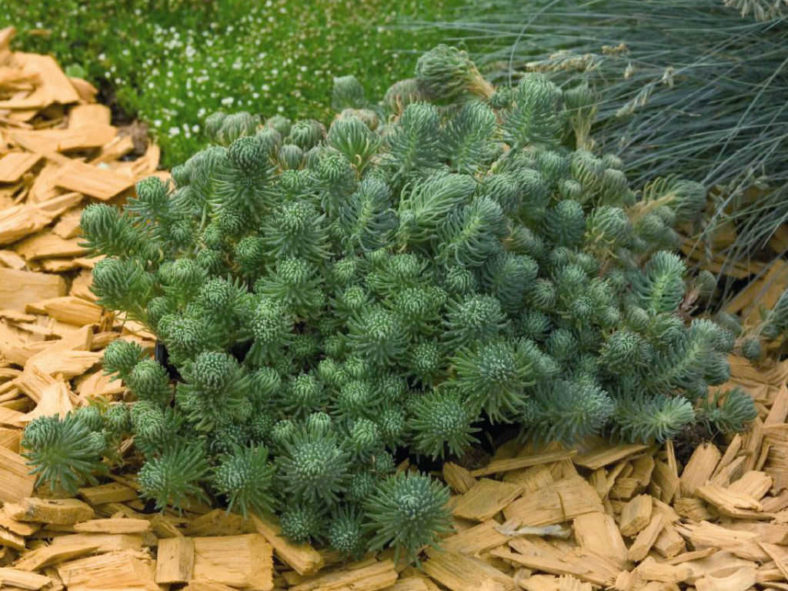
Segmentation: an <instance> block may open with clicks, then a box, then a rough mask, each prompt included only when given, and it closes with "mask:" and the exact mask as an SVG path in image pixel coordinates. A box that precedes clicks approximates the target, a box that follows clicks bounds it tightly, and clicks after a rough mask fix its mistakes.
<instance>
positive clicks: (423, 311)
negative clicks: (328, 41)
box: [24, 46, 755, 558]
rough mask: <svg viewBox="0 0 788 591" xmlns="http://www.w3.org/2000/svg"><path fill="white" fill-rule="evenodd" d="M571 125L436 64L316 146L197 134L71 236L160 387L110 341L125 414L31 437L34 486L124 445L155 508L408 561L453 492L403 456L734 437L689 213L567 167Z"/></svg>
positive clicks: (449, 59) (223, 129)
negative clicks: (148, 347) (702, 312)
mask: <svg viewBox="0 0 788 591" xmlns="http://www.w3.org/2000/svg"><path fill="white" fill-rule="evenodd" d="M589 101H590V94H589V93H588V89H587V88H586V87H584V86H578V87H574V88H570V89H568V90H566V91H562V90H560V89H559V88H558V87H557V86H555V85H554V84H553V83H551V82H549V81H548V80H547V79H546V78H545V77H543V76H542V75H539V74H532V75H527V76H525V77H524V78H523V79H522V80H521V81H520V83H519V84H518V85H517V86H516V87H513V88H498V89H495V88H493V87H492V86H491V85H490V84H489V83H487V82H486V81H484V80H483V79H482V78H481V77H480V76H479V74H478V72H477V71H476V68H475V67H474V66H473V64H472V63H471V62H470V61H469V60H468V58H467V56H466V55H465V54H464V53H463V52H460V51H458V50H456V49H453V48H448V47H445V46H441V47H438V48H436V49H435V50H433V51H432V52H430V53H428V54H426V55H425V56H424V57H422V58H421V60H420V61H419V64H418V66H417V76H416V78H414V79H411V80H404V81H401V82H398V83H396V84H395V85H394V86H392V88H391V89H390V90H389V92H388V93H387V94H386V97H385V98H384V100H383V102H382V104H380V105H374V104H371V103H369V102H368V101H367V100H366V99H365V98H364V93H363V90H362V89H361V86H360V84H359V83H358V81H357V80H356V79H354V78H352V77H344V78H341V79H338V80H337V81H336V88H335V91H334V96H333V104H335V105H338V106H340V107H341V108H342V109H343V110H342V111H341V113H339V114H338V115H337V117H336V118H335V119H334V121H333V122H332V123H331V124H330V126H329V127H328V129H326V128H325V127H324V126H323V125H322V124H321V123H319V122H317V121H313V120H306V121H296V122H290V121H288V120H286V119H284V118H283V117H281V116H275V117H273V118H271V119H268V120H267V121H265V122H264V123H261V122H260V121H259V120H258V119H257V118H256V117H254V116H251V115H249V114H247V113H237V114H233V115H226V114H216V115H213V116H211V117H210V118H209V120H208V121H207V122H206V124H207V127H208V129H209V130H210V132H211V134H212V137H213V138H214V142H215V145H213V146H211V147H209V148H207V149H205V150H203V151H201V152H199V153H197V154H195V155H194V156H193V157H192V158H190V159H189V160H188V161H187V162H186V163H184V164H183V165H181V166H177V167H176V168H174V169H173V170H172V178H173V182H172V183H171V184H167V183H163V182H162V181H161V180H159V179H158V178H150V179H147V180H145V181H142V182H141V183H139V185H138V186H137V197H136V198H134V199H130V200H129V201H128V203H127V204H126V206H125V208H124V209H122V210H121V209H118V208H115V207H111V206H109V205H106V204H97V205H92V206H90V207H88V208H87V209H86V210H85V212H84V215H83V218H82V228H83V233H84V236H85V243H86V244H87V245H88V246H89V247H90V248H91V249H92V251H93V252H94V253H95V254H101V255H105V258H103V259H102V260H101V261H99V262H98V263H97V264H96V267H95V271H94V290H95V293H96V294H97V295H98V297H99V298H100V302H101V303H102V304H103V305H104V306H106V307H108V308H111V309H116V310H121V311H123V312H125V313H126V315H127V316H128V318H130V319H134V320H136V321H139V322H142V323H144V324H145V325H146V326H147V327H149V329H150V330H151V331H153V332H155V334H156V335H157V336H158V337H159V339H160V340H161V341H162V343H163V344H164V345H165V346H166V349H167V352H168V355H169V361H170V362H171V364H172V365H173V366H174V368H175V370H177V373H178V376H177V378H176V379H174V380H173V379H172V378H171V376H170V374H169V373H168V370H167V368H165V367H164V366H163V365H161V364H160V363H158V362H157V361H155V360H153V359H148V358H145V357H144V355H143V352H142V350H141V349H140V348H139V347H138V346H137V345H136V344H134V343H132V342H128V341H123V340H120V341H116V342H115V343H113V344H112V345H111V346H110V347H108V348H107V351H106V354H105V360H104V363H105V367H106V371H107V372H109V373H112V374H116V375H118V376H119V377H120V378H122V379H123V380H124V382H125V383H126V385H127V386H128V388H129V389H130V390H131V392H132V394H133V399H134V400H133V402H130V403H117V404H111V405H105V406H104V407H102V408H98V407H92V406H91V407H87V408H82V409H80V410H78V411H76V412H74V413H72V414H69V415H68V416H65V417H61V418H48V417H46V418H40V419H36V420H35V421H33V422H32V423H31V424H30V426H29V427H28V429H27V431H26V433H25V439H24V447H25V448H26V449H27V450H28V451H27V456H28V458H29V459H30V461H31V463H32V464H33V465H34V466H35V472H36V473H37V474H38V475H39V477H40V480H41V481H45V482H48V483H50V484H51V485H52V486H54V487H60V488H63V489H66V490H71V491H73V489H74V487H76V486H78V485H79V484H81V483H83V482H92V481H94V480H95V478H96V477H97V476H98V475H100V474H101V473H102V472H104V471H106V470H107V467H108V466H111V465H113V463H117V461H118V454H117V453H116V449H117V445H118V443H119V442H120V441H121V440H123V439H126V438H128V437H129V436H130V435H133V437H134V449H135V450H136V453H137V454H138V455H139V458H140V460H141V462H142V467H141V469H140V470H139V484H140V487H141V490H142V494H143V495H144V496H145V497H147V498H149V499H151V500H152V501H154V502H155V504H156V506H158V507H160V508H163V507H165V506H167V505H172V506H175V507H183V506H185V505H187V504H188V501H189V500H190V499H192V498H194V499H201V500H204V501H210V502H216V503H225V504H226V505H227V506H228V508H230V509H232V510H237V511H239V512H241V513H247V512H250V511H252V512H257V511H274V512H275V513H277V514H278V516H279V518H280V521H281V525H282V530H283V532H284V534H285V535H287V536H288V537H289V538H290V539H292V540H294V541H297V542H302V541H308V540H312V541H317V542H325V543H327V544H329V545H330V546H331V547H333V548H335V549H336V550H339V551H341V552H343V553H345V554H348V555H356V554H359V553H361V552H363V551H365V550H368V549H373V550H374V549H379V548H384V547H389V546H393V547H395V548H397V550H398V551H403V552H405V553H407V555H408V556H409V557H411V558H414V557H415V556H416V555H417V553H418V551H419V549H420V548H421V547H423V546H424V545H428V544H434V543H435V542H436V541H437V539H438V536H439V535H440V534H441V533H442V532H444V531H446V530H448V528H449V514H448V510H447V508H446V506H445V504H446V501H447V499H448V492H447V489H446V488H445V487H444V486H442V485H441V484H440V483H438V482H437V481H435V480H433V479H432V478H430V477H429V476H427V475H424V474H419V473H416V472H410V471H399V472H397V471H396V469H395V461H394V455H393V454H394V452H395V451H396V450H397V449H399V448H405V449H407V450H408V452H409V453H410V454H412V455H415V456H424V457H429V458H442V457H445V456H446V455H447V454H451V455H458V454H462V453H463V451H464V450H466V449H467V448H468V447H469V446H471V445H473V444H474V443H475V442H476V441H477V437H478V436H479V435H480V434H481V433H480V425H484V424H490V423H492V424H496V423H504V424H511V425H515V426H519V427H520V428H521V430H522V435H523V437H525V438H529V439H531V440H536V441H541V442H546V441H553V440H558V441H562V442H566V443H571V442H574V441H576V440H578V439H581V438H583V437H586V436H588V435H592V434H603V435H606V436H612V437H619V438H622V439H624V440H627V441H662V440H664V439H666V438H669V437H671V436H673V435H674V434H676V433H678V432H680V431H681V430H682V429H683V428H685V427H686V426H688V425H691V424H693V423H695V422H704V423H706V424H708V425H709V427H710V428H712V429H724V430H726V431H735V430H740V429H742V428H743V426H744V424H745V423H746V422H747V421H748V420H751V419H752V418H753V417H754V416H755V413H754V407H753V404H752V401H751V399H750V398H749V396H747V395H746V394H744V393H743V392H741V391H738V390H733V391H728V392H722V393H720V392H717V393H711V392H710V386H714V385H718V384H722V383H724V382H725V381H726V380H727V378H728V374H729V368H728V364H727V362H726V353H727V352H728V351H729V350H730V349H731V348H732V347H733V344H734V341H735V338H734V336H733V335H732V334H731V333H730V332H729V331H727V330H726V329H724V328H722V327H721V326H719V325H718V324H715V323H714V322H712V321H710V320H706V319H695V320H692V321H689V319H688V316H689V312H690V311H691V310H692V308H693V304H694V302H695V301H697V300H698V299H699V298H703V297H705V295H706V294H707V293H708V292H709V291H710V289H711V288H712V287H713V279H711V278H710V277H709V276H708V274H701V275H699V276H698V277H696V278H692V279H688V278H687V277H686V276H685V275H686V273H685V266H684V263H683V262H682V260H681V259H680V258H679V257H678V256H677V255H675V254H673V252H672V251H673V250H674V249H675V248H676V246H677V243H678V239H677V235H676V233H675V232H674V230H673V226H674V224H676V223H680V222H684V221H688V220H692V219H693V218H695V217H696V216H697V215H699V213H700V211H701V209H702V208H703V205H704V191H703V188H702V187H701V186H699V185H698V184H697V183H693V182H687V181H681V180H676V179H669V180H666V181H662V182H658V183H654V184H652V185H651V186H650V187H648V188H647V189H646V190H645V191H644V194H643V195H642V197H641V199H640V200H637V199H636V195H635V192H634V191H633V190H631V189H630V187H629V186H628V184H627V180H626V177H625V175H624V173H623V172H622V170H621V169H622V163H621V161H620V160H619V158H617V157H614V156H610V155H601V156H600V155H596V154H593V153H591V152H589V151H587V150H584V149H575V147H576V145H577V142H578V138H581V137H582V136H583V134H585V133H586V131H587V129H588V121H587V118H588V117H590V116H591V114H592V111H593V109H591V108H590V104H589ZM710 282H711V285H710Z"/></svg>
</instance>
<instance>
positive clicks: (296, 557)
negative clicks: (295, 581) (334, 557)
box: [251, 515, 324, 575]
mask: <svg viewBox="0 0 788 591" xmlns="http://www.w3.org/2000/svg"><path fill="white" fill-rule="evenodd" d="M251 519H252V523H253V524H254V527H255V529H256V530H257V531H258V532H259V533H260V534H262V535H263V536H264V537H265V539H266V540H267V541H268V543H269V544H271V546H273V548H274V551H275V552H276V554H277V556H279V558H281V559H282V560H283V561H284V562H285V563H286V564H288V565H289V566H290V567H291V568H292V569H293V570H295V571H296V572H297V573H298V574H300V575H311V574H314V573H316V572H317V571H318V570H320V568H321V567H322V566H323V564H324V562H323V557H322V556H321V555H320V553H319V552H318V551H317V550H315V549H314V548H312V546H309V545H307V544H293V543H292V542H289V541H288V540H286V539H285V538H283V537H282V535H281V533H282V530H281V528H280V527H279V524H278V523H277V522H276V519H275V518H273V517H270V516H260V515H252V516H251Z"/></svg>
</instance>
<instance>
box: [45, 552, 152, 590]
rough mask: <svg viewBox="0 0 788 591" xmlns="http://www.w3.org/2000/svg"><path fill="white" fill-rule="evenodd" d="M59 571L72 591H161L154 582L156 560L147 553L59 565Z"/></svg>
mask: <svg viewBox="0 0 788 591" xmlns="http://www.w3.org/2000/svg"><path fill="white" fill-rule="evenodd" d="M57 572H58V574H59V575H60V578H61V579H62V580H63V584H64V585H66V586H67V587H68V589H69V591H72V590H73V591H82V590H94V589H95V590H97V591H98V590H100V589H101V590H107V589H128V590H134V591H161V590H160V588H159V586H158V585H157V584H156V581H155V579H154V572H155V566H154V564H153V560H152V559H151V558H150V556H148V555H147V554H146V553H143V552H139V551H134V550H124V551H122V552H110V553H108V554H101V555H99V556H90V557H88V558H80V559H79V560H74V561H72V562H66V563H63V564H61V565H59V566H58V567H57Z"/></svg>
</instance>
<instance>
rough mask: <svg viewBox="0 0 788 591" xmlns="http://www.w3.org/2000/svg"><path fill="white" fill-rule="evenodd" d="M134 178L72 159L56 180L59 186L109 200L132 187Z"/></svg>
mask: <svg viewBox="0 0 788 591" xmlns="http://www.w3.org/2000/svg"><path fill="white" fill-rule="evenodd" d="M134 180H135V179H134V178H131V177H127V176H124V175H121V174H118V173H116V172H113V171H111V170H107V169H105V168H98V167H96V166H91V165H90V164H84V163H82V162H79V161H77V160H72V161H70V162H69V163H68V164H66V165H65V166H63V168H62V170H61V171H60V173H59V174H58V175H57V180H56V181H55V182H56V184H57V186H59V187H63V188H64V189H67V190H69V191H76V192H78V193H83V194H85V195H90V196H91V197H95V198H96V199H100V200H102V201H107V200H108V199H112V198H113V197H115V196H116V195H118V194H119V193H122V192H123V191H125V190H126V189H129V188H131V187H132V186H133V185H134Z"/></svg>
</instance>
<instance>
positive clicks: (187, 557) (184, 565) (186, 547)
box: [156, 537, 194, 584]
mask: <svg viewBox="0 0 788 591" xmlns="http://www.w3.org/2000/svg"><path fill="white" fill-rule="evenodd" d="M193 572H194V540H192V539H191V538H185V537H176V538H166V539H163V540H159V548H158V552H157V555H156V582H157V583H159V584H167V583H186V582H188V581H190V580H191V579H192V578H193Z"/></svg>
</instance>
